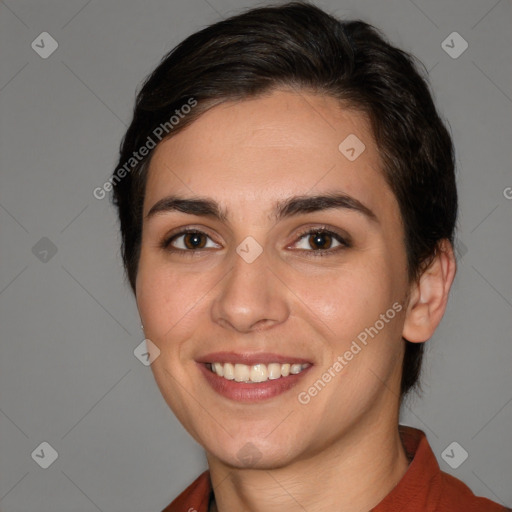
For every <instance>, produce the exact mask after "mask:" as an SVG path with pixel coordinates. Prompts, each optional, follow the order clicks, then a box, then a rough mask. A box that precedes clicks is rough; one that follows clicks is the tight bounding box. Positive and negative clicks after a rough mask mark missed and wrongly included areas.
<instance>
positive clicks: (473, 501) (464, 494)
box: [437, 471, 510, 512]
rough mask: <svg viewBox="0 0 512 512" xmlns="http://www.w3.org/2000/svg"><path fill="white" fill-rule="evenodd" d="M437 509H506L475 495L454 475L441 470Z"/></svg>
mask: <svg viewBox="0 0 512 512" xmlns="http://www.w3.org/2000/svg"><path fill="white" fill-rule="evenodd" d="M437 510H439V511H440V512H441V511H444V510H447V511H448V510H449V511H458V510H460V511H464V512H505V511H507V510H510V509H507V508H505V507H503V506H502V505H499V504H498V503H495V502H494V501H491V500H489V499H487V498H482V497H479V496H475V495H474V494H473V492H472V491H471V489H470V488H469V487H468V486H467V485H466V484H465V483H464V482H462V481H461V480H459V479H458V478H455V477H454V476H452V475H450V474H448V473H445V472H444V471H442V472H441V493H440V496H439V502H438V507H437Z"/></svg>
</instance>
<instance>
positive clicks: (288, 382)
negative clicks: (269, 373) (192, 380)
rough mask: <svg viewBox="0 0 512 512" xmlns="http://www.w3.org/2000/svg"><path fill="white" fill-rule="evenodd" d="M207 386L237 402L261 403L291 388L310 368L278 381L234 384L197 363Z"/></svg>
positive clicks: (233, 381) (232, 381)
mask: <svg viewBox="0 0 512 512" xmlns="http://www.w3.org/2000/svg"><path fill="white" fill-rule="evenodd" d="M197 364H198V365H199V368H200V370H201V371H202V372H203V375H204V376H205V377H206V380H207V382H208V384H210V386H211V387H212V388H213V390H214V391H216V392H217V393H218V394H219V395H222V396H224V397H226V398H229V399H230V400H235V401H237V402H261V401H262V400H268V399H269V398H274V397H275V396H277V395H281V394H282V393H284V392H286V391H288V390H290V389H291V388H293V387H294V386H295V385H296V384H297V383H298V382H299V380H300V379H302V377H303V376H304V374H306V373H307V372H308V370H310V369H311V368H312V366H308V367H307V368H305V369H304V370H302V371H301V372H300V373H296V374H290V375H289V376H288V377H279V379H273V380H267V381H265V382H254V383H246V382H236V381H235V380H227V379H225V378H224V377H219V376H218V375H217V374H216V373H213V372H212V371H211V370H209V369H208V368H207V367H206V365H205V364H203V363H197Z"/></svg>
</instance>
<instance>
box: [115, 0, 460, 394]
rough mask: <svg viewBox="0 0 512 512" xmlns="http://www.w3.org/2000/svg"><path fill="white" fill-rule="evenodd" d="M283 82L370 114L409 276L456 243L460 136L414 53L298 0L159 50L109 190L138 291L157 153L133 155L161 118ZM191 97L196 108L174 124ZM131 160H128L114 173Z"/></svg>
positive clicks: (411, 352)
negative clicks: (455, 139) (149, 182)
mask: <svg viewBox="0 0 512 512" xmlns="http://www.w3.org/2000/svg"><path fill="white" fill-rule="evenodd" d="M282 87H292V88H294V89H297V90H310V91H313V92H316V93H319V94H324V95H327V96H331V97H333V98H336V99H338V100H340V101H341V102H342V103H343V104H344V105H350V106H351V107H353V108H355V109H357V110H359V111H361V112H364V113H365V114H367V116H368V118H369V120H370V122H371V127H372V130H373V134H374V137H375V141H376V143H377V146H378V148H379V152H380V155H381V158H382V161H383V162H384V168H383V173H384V176H385V178H386V180H387V182H388V184H389V186H390V187H391V189H392V191H393V192H394V194H395V196H396V199H397V201H398V204H399V207H400V211H401V216H402V222H403V225H404V230H405V247H406V252H407V263H408V274H409V279H410V280H414V279H417V278H418V277H419V275H421V272H422V271H423V270H424V268H425V267H426V266H427V265H428V264H429V263H430V261H431V260H432V258H433V256H434V255H435V251H436V249H437V247H438V244H439V242H440V241H441V240H442V239H448V240H449V241H450V242H451V243H452V244H453V237H454V229H455V223H456V218H457V189H456V182H455V173H454V154H453V144H452V140H451V137H450V135H449V133H448V131H447V129H446V127H445V126H444V124H443V122H442V121H441V119H440V117H439V115H438V113H437V110H436V107H435V105H434V102H433V99H432V96H431V93H430V91H429V87H428V85H427V83H426V80H425V79H424V78H423V77H422V76H421V74H420V72H419V71H418V64H417V62H416V61H415V59H414V57H413V56H411V55H409V54H408V53H406V52H404V51H402V50H400V49H398V48H395V47H394V46H392V45H391V44H389V43H388V42H387V41H386V40H385V38H384V37H383V36H382V35H381V34H380V33H379V31H378V30H377V29H375V28H374V27H372V26H371V25H369V24H367V23H365V22H363V21H360V20H353V21H342V20H339V19H336V18H335V17H333V16H331V15H329V14H327V13H326V12H324V11H322V10H321V9H319V8H318V7H316V6H314V5H310V4H308V3H305V2H291V3H288V4H285V5H280V6H267V7H260V8H256V9H252V10H249V11H246V12H244V13H242V14H239V15H236V16H233V17H231V18H228V19H225V20H223V21H220V22H218V23H215V24H213V25H211V26H208V27H206V28H204V29H202V30H200V31H199V32H196V33H194V34H192V35H191V36H189V37H188V38H187V39H185V40H184V41H183V42H181V43H180V44H179V45H178V46H176V47H175V48H174V49H173V50H172V51H171V52H169V53H168V54H167V55H166V56H165V57H164V58H163V60H162V61H161V63H160V64H159V65H158V67H157V68H156V69H155V70H154V71H153V72H152V73H151V74H150V75H149V77H148V78H147V79H146V81H145V82H144V84H143V87H142V88H141V90H140V92H139V93H138V95H137V100H136V105H135V110H134V115H133V120H132V122H131V124H130V126H129V127H128V130H127V132H126V135H125V137H124V139H123V141H122V144H121V148H120V158H119V162H118V165H117V166H116V170H115V171H114V175H116V176H117V180H116V183H115V185H114V187H113V188H114V204H115V205H116V207H117V209H118V214H119V219H120V225H121V235H122V255H123V261H124V265H125V269H126V273H127V276H128V279H129V282H130V285H131V287H132V289H133V290H134V291H135V279H136V275H137V266H138V261H139V255H140V244H141V232H142V207H143V202H144V192H145V183H146V175H147V168H148V163H149V159H150V158H151V155H152V151H150V152H149V154H147V155H146V156H145V157H144V158H140V160H139V159H137V160H135V159H133V154H134V152H137V151H138V149H139V148H141V147H142V146H144V144H146V141H147V140H148V137H151V134H153V133H154V131H155V128H156V127H158V126H162V125H165V123H167V125H166V126H167V128H168V129H166V135H165V137H166V138H168V137H172V136H173V135H174V134H176V133H178V132H179V131H180V130H182V129H183V128H185V127H186V126H187V125H189V124H190V123H192V122H193V121H194V120H195V119H197V118H198V117H199V116H200V115H201V114H202V113H204V112H205V111H206V110H208V109H209V108H211V107H212V106H214V105H216V104H219V103H222V102H225V101H230V100H239V99H246V98H251V97H255V96H257V95H260V94H263V93H267V92H270V91H272V90H273V89H277V88H282ZM190 98H193V99H194V101H196V102H197V106H195V107H194V108H193V109H192V110H191V111H190V113H188V114H187V115H185V116H181V117H180V121H179V123H177V124H176V125H175V126H169V119H170V117H171V116H172V115H173V113H174V112H175V111H176V110H179V109H180V108H181V107H182V106H183V105H185V104H187V103H189V102H190ZM130 159H132V161H133V165H132V166H131V167H132V168H131V169H130V170H129V172H127V173H123V176H124V177H123V179H119V172H118V171H119V169H120V168H121V167H122V166H124V168H125V169H126V163H127V162H129V161H130ZM116 173H117V174H116ZM113 177H114V176H113ZM404 343H405V344H406V347H405V355H404V362H403V371H402V382H401V394H402V396H403V395H404V394H405V393H406V392H407V391H409V390H410V389H411V388H412V387H413V386H414V385H415V384H416V383H417V381H418V378H419V374H420V370H421V361H422V355H423V346H424V344H423V343H410V342H408V341H407V340H404Z"/></svg>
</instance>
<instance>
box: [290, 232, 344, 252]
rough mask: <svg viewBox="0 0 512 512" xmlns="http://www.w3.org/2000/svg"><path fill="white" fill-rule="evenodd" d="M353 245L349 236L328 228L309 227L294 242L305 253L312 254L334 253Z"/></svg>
mask: <svg viewBox="0 0 512 512" xmlns="http://www.w3.org/2000/svg"><path fill="white" fill-rule="evenodd" d="M351 245H352V244H351V242H350V240H349V239H348V238H344V237H343V236H342V235H340V234H338V233H336V232H335V231H331V230H329V229H326V228H317V229H309V230H308V231H305V232H303V233H302V234H301V235H299V239H298V241H297V242H296V243H295V244H294V246H295V247H296V248H297V249H300V250H301V251H303V252H304V253H311V254H310V255H311V256H328V255H334V254H336V253H338V252H339V251H341V250H344V249H347V248H349V247H351Z"/></svg>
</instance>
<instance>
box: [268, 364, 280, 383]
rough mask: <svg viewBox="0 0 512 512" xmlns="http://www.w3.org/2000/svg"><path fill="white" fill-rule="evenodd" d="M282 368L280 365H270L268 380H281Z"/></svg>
mask: <svg viewBox="0 0 512 512" xmlns="http://www.w3.org/2000/svg"><path fill="white" fill-rule="evenodd" d="M281 366H282V365H280V364H279V363H270V364H269V365H268V367H267V369H268V378H269V379H270V380H274V379H279V377H281Z"/></svg>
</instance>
